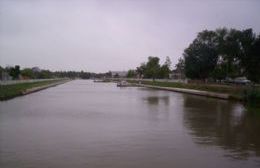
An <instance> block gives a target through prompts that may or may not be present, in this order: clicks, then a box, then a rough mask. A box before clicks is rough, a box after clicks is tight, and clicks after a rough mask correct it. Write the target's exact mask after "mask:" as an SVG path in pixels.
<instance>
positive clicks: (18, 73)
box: [0, 65, 111, 79]
mask: <svg viewBox="0 0 260 168" xmlns="http://www.w3.org/2000/svg"><path fill="white" fill-rule="evenodd" d="M2 72H6V73H7V74H8V75H10V76H11V78H12V79H50V78H72V79H74V78H81V79H90V78H100V77H104V76H106V77H111V72H108V73H91V72H85V71H50V70H44V69H39V68H38V67H33V68H24V69H22V70H20V66H19V65H15V66H14V67H6V68H2V67H1V66H0V79H3V76H2Z"/></svg>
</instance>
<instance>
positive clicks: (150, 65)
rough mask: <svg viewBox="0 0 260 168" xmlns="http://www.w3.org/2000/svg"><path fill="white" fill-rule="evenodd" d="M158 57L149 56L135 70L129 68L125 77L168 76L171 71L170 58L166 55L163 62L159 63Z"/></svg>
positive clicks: (153, 77) (154, 77)
mask: <svg viewBox="0 0 260 168" xmlns="http://www.w3.org/2000/svg"><path fill="white" fill-rule="evenodd" d="M159 62H160V58H158V57H156V56H149V57H148V61H147V62H144V63H142V64H141V65H140V66H139V67H137V68H136V69H135V70H129V71H128V73H127V77H129V78H131V77H137V76H138V77H141V78H151V79H156V78H158V79H162V78H169V74H170V72H171V70H170V67H171V60H170V58H169V57H168V56H167V57H166V60H165V62H164V64H162V65H160V63H159Z"/></svg>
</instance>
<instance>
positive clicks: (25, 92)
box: [0, 80, 71, 101]
mask: <svg viewBox="0 0 260 168" xmlns="http://www.w3.org/2000/svg"><path fill="white" fill-rule="evenodd" d="M69 81H71V80H58V81H50V82H51V83H47V84H42V85H39V86H32V87H29V88H25V89H21V90H19V91H17V92H16V93H15V94H12V95H4V96H2V97H0V101H6V100H10V99H13V98H15V97H19V96H25V95H28V94H31V93H34V92H38V91H41V90H44V89H48V88H50V87H55V86H58V85H61V84H64V83H66V82H69ZM32 84H33V83H32ZM35 84H36V83H35ZM13 85H19V84H13ZM2 86H3V85H1V87H2ZM7 87H8V86H7Z"/></svg>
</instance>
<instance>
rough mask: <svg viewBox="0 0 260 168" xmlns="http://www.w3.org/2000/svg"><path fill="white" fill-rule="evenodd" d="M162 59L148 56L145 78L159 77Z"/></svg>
mask: <svg viewBox="0 0 260 168" xmlns="http://www.w3.org/2000/svg"><path fill="white" fill-rule="evenodd" d="M159 61H160V59H159V58H158V57H153V56H150V57H148V62H147V64H146V68H145V74H144V77H145V78H152V79H155V78H157V77H158V74H159V70H160V64H159Z"/></svg>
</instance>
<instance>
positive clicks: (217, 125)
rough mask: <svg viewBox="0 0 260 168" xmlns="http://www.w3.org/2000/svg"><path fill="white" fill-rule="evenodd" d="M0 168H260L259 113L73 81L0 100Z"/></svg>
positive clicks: (201, 100)
mask: <svg viewBox="0 0 260 168" xmlns="http://www.w3.org/2000/svg"><path fill="white" fill-rule="evenodd" d="M0 167H1V168H31V167H32V168H34V167H37V168H47V167H48V168H57V167H62V168H72V167H73V168H85V167H89V168H136V167H140V168H159V167H160V168H172V167H178V168H187V167H207V168H211V167H214V168H218V167H227V168H239V167H241V168H242V167H243V168H245V167H248V168H254V167H260V116H259V115H256V114H254V113H252V112H247V111H246V109H245V108H244V107H243V106H242V105H241V104H239V103H236V102H231V101H225V100H219V99H214V98H206V97H200V96H193V95H188V94H181V93H175V92H168V91H161V90H152V89H147V88H136V87H127V88H118V87H116V85H115V84H113V83H94V82H92V81H88V80H75V81H71V82H68V83H65V84H63V85H59V86H57V87H53V88H49V89H46V90H43V91H40V92H36V93H33V94H30V95H26V96H23V97H17V98H15V99H12V100H8V101H2V102H0Z"/></svg>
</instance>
